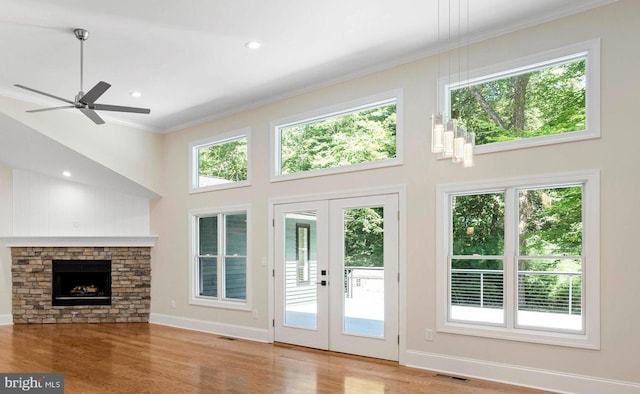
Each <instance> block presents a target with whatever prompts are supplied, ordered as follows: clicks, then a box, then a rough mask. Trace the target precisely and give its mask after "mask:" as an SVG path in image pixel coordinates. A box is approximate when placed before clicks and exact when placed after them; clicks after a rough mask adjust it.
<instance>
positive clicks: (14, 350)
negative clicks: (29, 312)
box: [0, 323, 542, 394]
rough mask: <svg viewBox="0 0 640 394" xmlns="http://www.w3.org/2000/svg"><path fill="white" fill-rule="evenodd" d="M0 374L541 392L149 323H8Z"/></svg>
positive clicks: (159, 387)
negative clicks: (58, 374)
mask: <svg viewBox="0 0 640 394" xmlns="http://www.w3.org/2000/svg"><path fill="white" fill-rule="evenodd" d="M0 372H63V373H64V374H65V380H64V384H65V393H68V394H75V393H154V394H155V393H331V394H334V393H349V394H357V393H367V394H378V393H403V394H409V393H429V394H431V393H433V394H436V393H437V394H446V393H477V394H494V393H509V394H534V393H542V391H537V390H532V389H527V388H520V387H515V386H509V385H503V384H497V383H492V382H486V381H481V380H476V379H470V380H467V381H458V380H456V379H451V378H444V377H436V376H435V375H436V374H435V373H434V372H431V371H425V370H420V369H414V368H407V367H402V366H399V365H398V364H397V363H393V362H388V361H381V360H375V359H369V358H364V357H358V356H350V355H344V354H339V353H332V352H324V351H319V350H313V349H306V348H301V347H296V346H289V345H281V344H276V345H273V344H264V343H257V342H252V341H245V340H232V339H229V338H224V337H220V336H217V335H213V334H206V333H201V332H194V331H187V330H181V329H177V328H172V327H165V326H160V325H155V324H143V323H140V324H137V323H133V324H131V323H129V324H44V325H37V324H30V325H14V326H0Z"/></svg>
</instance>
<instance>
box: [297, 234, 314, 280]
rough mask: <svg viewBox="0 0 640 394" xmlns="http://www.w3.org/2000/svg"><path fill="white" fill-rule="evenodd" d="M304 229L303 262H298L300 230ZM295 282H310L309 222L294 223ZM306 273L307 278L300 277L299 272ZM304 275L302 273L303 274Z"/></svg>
mask: <svg viewBox="0 0 640 394" xmlns="http://www.w3.org/2000/svg"><path fill="white" fill-rule="evenodd" d="M302 229H304V230H305V232H306V234H305V235H306V238H305V240H306V243H305V249H304V254H305V256H304V260H303V264H302V265H301V264H300V238H299V237H300V230H302ZM296 262H297V265H296V284H297V285H298V286H300V285H309V284H310V283H311V224H309V223H296ZM301 271H302V272H303V273H306V276H307V280H304V279H300V273H301ZM303 276H304V274H303Z"/></svg>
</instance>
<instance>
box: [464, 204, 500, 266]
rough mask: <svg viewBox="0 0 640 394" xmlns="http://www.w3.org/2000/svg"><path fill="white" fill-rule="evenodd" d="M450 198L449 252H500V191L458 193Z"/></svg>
mask: <svg viewBox="0 0 640 394" xmlns="http://www.w3.org/2000/svg"><path fill="white" fill-rule="evenodd" d="M452 198H453V201H452V206H453V207H454V208H453V212H452V219H453V222H452V225H453V254H454V255H462V256H470V255H480V256H497V255H502V254H503V252H504V193H487V194H474V195H459V196H454V197H452ZM460 268H462V267H460ZM475 268H487V267H475Z"/></svg>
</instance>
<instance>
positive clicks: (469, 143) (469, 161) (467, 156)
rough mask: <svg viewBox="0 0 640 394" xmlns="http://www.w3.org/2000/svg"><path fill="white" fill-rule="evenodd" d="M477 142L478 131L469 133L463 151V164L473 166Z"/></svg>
mask: <svg viewBox="0 0 640 394" xmlns="http://www.w3.org/2000/svg"><path fill="white" fill-rule="evenodd" d="M475 144H476V133H467V135H466V137H465V141H464V147H463V153H462V166H463V167H473V165H474V163H473V148H474V146H475Z"/></svg>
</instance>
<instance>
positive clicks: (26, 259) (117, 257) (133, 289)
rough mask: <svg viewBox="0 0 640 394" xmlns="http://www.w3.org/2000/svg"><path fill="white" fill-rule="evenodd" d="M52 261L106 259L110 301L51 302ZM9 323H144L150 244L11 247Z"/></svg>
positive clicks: (149, 285) (148, 288)
mask: <svg viewBox="0 0 640 394" xmlns="http://www.w3.org/2000/svg"><path fill="white" fill-rule="evenodd" d="M52 260H111V305H72V306H53V305H51V303H52V302H51V292H52V283H51V282H52V280H51V277H52V265H53V264H52ZM11 276H12V281H13V307H12V312H13V322H14V323H16V324H24V323H120V322H148V321H149V309H150V306H151V248H150V247H13V248H11Z"/></svg>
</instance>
